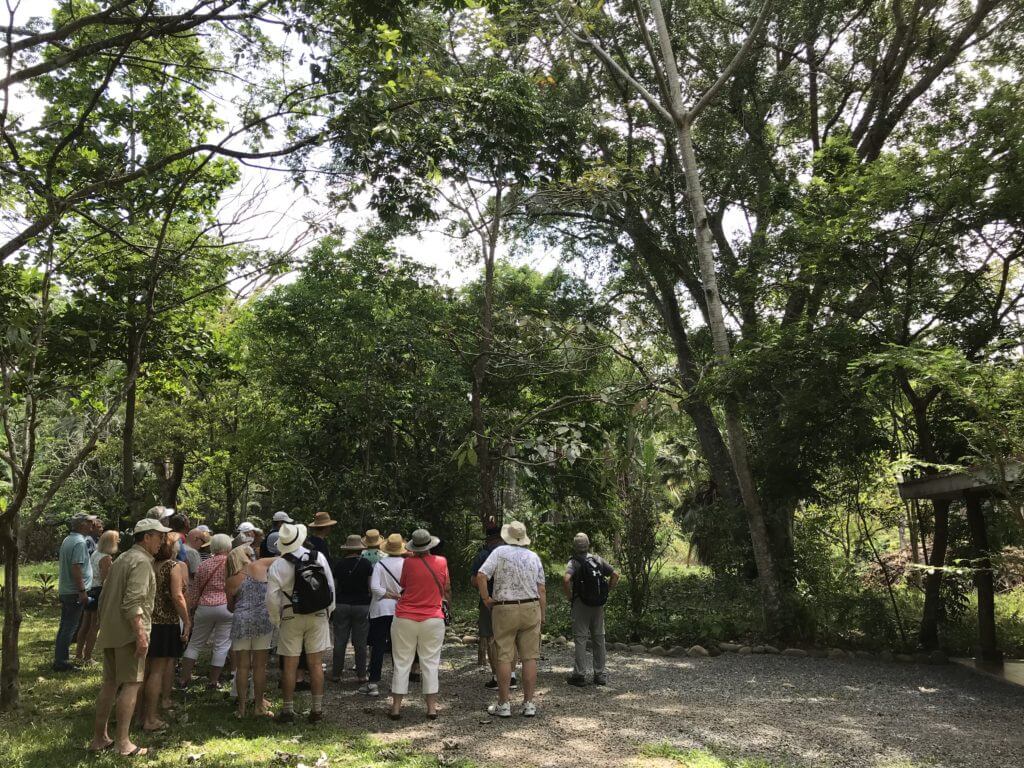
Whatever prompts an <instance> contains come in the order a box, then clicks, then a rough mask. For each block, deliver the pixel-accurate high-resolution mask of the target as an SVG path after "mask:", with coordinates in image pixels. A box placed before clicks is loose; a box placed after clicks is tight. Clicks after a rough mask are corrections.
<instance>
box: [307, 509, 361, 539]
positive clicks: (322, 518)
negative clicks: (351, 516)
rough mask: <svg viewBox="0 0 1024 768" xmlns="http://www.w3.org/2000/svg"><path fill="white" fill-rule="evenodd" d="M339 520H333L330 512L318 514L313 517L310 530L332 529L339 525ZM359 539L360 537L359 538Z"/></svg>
mask: <svg viewBox="0 0 1024 768" xmlns="http://www.w3.org/2000/svg"><path fill="white" fill-rule="evenodd" d="M337 524H338V521H337V520H331V513H330V512H317V513H316V514H315V515H313V522H311V523H310V524H309V527H310V528H314V529H316V528H330V527H331V526H332V525H337ZM357 538H358V537H357Z"/></svg>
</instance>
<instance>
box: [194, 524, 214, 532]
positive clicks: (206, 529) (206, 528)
mask: <svg viewBox="0 0 1024 768" xmlns="http://www.w3.org/2000/svg"><path fill="white" fill-rule="evenodd" d="M195 530H197V531H202V532H203V533H212V531H210V526H208V525H197V526H196V527H195Z"/></svg>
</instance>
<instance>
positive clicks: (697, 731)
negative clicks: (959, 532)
mask: <svg viewBox="0 0 1024 768" xmlns="http://www.w3.org/2000/svg"><path fill="white" fill-rule="evenodd" d="M786 650H787V651H788V650H791V649H786ZM793 650H799V649H793ZM545 656H546V657H547V658H545V659H543V660H541V661H540V662H539V677H538V684H537V696H536V699H535V700H536V701H537V703H538V710H539V711H538V716H537V717H536V718H534V719H532V720H530V719H524V718H521V717H519V716H518V714H517V715H515V716H514V717H512V718H511V719H509V720H507V721H501V722H495V720H494V718H488V717H487V715H486V714H484V710H485V708H486V706H487V705H488V704H491V703H493V702H494V700H495V697H494V693H493V691H489V690H487V689H485V688H484V687H483V684H484V683H485V682H486V681H487V679H488V678H489V677H490V671H489V670H487V669H486V668H485V667H478V666H477V665H476V649H475V648H473V647H469V646H458V645H457V646H452V647H450V648H445V650H444V652H443V654H442V659H441V661H442V664H441V691H440V714H441V716H440V718H439V719H438V720H436V721H432V722H431V721H427V720H426V718H425V716H424V704H423V698H422V696H421V695H420V691H419V689H418V687H417V686H416V685H413V686H412V688H411V690H410V691H409V696H408V697H407V698H406V707H405V714H404V716H403V718H402V720H400V721H398V722H395V723H392V722H390V721H389V720H388V719H387V717H386V714H385V713H386V711H387V706H388V702H387V697H386V696H383V695H382V696H381V697H380V698H379V699H378V700H376V701H375V702H374V703H373V706H367V702H366V699H365V698H364V697H362V696H359V695H358V694H356V693H355V687H354V685H345V684H342V685H340V686H339V685H330V684H328V687H327V697H328V699H327V703H326V707H325V711H326V715H327V720H328V721H329V724H330V725H332V726H335V727H337V728H339V729H343V730H344V731H346V732H348V733H353V732H358V731H366V732H368V733H369V734H371V736H372V737H373V738H374V739H377V740H379V741H381V742H382V743H383V744H384V746H385V747H396V745H397V744H398V743H400V742H405V743H408V744H409V745H410V746H411V748H412V749H416V750H422V751H424V752H426V753H428V754H431V755H434V756H442V754H443V753H444V752H445V751H448V753H449V754H451V752H452V748H451V747H449V748H448V749H447V750H445V740H446V739H452V740H455V741H457V742H458V749H457V751H456V754H458V756H459V758H460V759H465V760H466V761H467V762H472V763H475V764H478V765H485V766H490V767H492V768H501V767H503V766H515V767H516V768H541V767H542V766H559V767H560V768H563V767H564V766H570V765H571V766H578V765H586V766H587V767H588V768H637V766H644V768H654V766H657V765H661V764H660V763H656V762H655V761H654V760H653V758H642V757H640V755H639V752H640V748H641V746H642V745H644V744H657V743H668V744H671V745H673V746H675V747H677V748H679V749H684V750H685V749H694V748H705V749H709V750H713V751H714V752H716V754H720V755H722V756H723V757H726V756H728V757H735V758H743V759H745V760H747V761H749V762H751V763H756V762H758V761H763V762H764V763H766V764H768V765H774V766H778V765H786V766H787V768H880V767H881V766H906V767H907V768H909V767H910V766H913V768H924V767H925V766H927V767H928V768H1020V767H1021V766H1024V728H1021V726H1020V724H1021V722H1024V687H1016V686H1012V685H1008V684H1006V683H1003V682H1000V681H997V680H994V679H991V678H989V677H986V676H983V675H979V674H976V673H974V672H971V671H970V670H967V669H965V668H964V667H962V666H960V665H958V664H946V665H943V666H934V665H918V664H908V665H893V664H886V663H884V662H881V661H879V660H877V659H865V660H864V661H862V662H859V663H857V664H836V663H834V662H832V661H830V660H821V659H814V658H799V657H794V658H785V659H784V658H781V657H779V656H771V655H764V656H758V657H756V658H754V657H752V656H747V657H740V656H736V655H732V654H729V655H724V656H721V657H719V658H718V659H716V660H715V661H714V662H712V663H707V664H697V663H693V662H689V663H687V662H680V661H679V660H676V659H671V660H669V659H664V658H658V657H655V656H651V655H650V654H647V653H638V654H636V655H625V656H616V657H614V658H613V659H612V660H611V662H610V664H609V666H608V673H609V679H608V682H609V686H608V687H607V688H593V687H590V686H588V687H587V688H583V689H579V688H573V687H572V686H569V685H566V683H565V677H566V675H568V673H569V672H570V670H571V669H572V664H573V655H572V649H571V648H564V647H561V646H551V647H550V648H548V649H546V651H545ZM275 674H276V673H275ZM389 674H390V663H389V662H386V663H385V669H384V675H385V676H384V680H383V684H382V688H383V689H384V690H387V687H388V684H389ZM521 695H522V691H519V692H517V694H516V698H515V701H514V702H513V703H514V704H516V705H517V706H516V710H517V711H518V704H519V700H520V697H521ZM301 697H302V694H300V699H301ZM296 703H298V704H300V706H304V703H303V702H302V701H298V702H296ZM364 708H365V709H366V711H365V712H364V711H363V710H364ZM481 726H488V727H481ZM449 743H450V742H449ZM665 765H668V764H667V763H666V764H665Z"/></svg>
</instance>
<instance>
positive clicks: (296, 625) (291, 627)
mask: <svg viewBox="0 0 1024 768" xmlns="http://www.w3.org/2000/svg"><path fill="white" fill-rule="evenodd" d="M332 647H333V644H332V643H331V625H330V623H329V622H328V621H327V611H317V612H316V613H292V612H291V610H290V609H289V610H286V611H285V613H284V616H282V617H281V636H280V637H279V638H278V639H277V655H278V656H301V655H302V649H303V648H305V649H306V653H320V652H321V651H326V650H327V649H328V648H332Z"/></svg>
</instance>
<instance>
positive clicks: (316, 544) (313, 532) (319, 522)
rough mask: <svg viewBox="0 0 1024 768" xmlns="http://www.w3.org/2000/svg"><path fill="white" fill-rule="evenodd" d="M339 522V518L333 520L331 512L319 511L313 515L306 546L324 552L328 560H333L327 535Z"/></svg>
mask: <svg viewBox="0 0 1024 768" xmlns="http://www.w3.org/2000/svg"><path fill="white" fill-rule="evenodd" d="M337 523H338V521H337V520H331V513H330V512H317V513H316V514H315V515H313V520H312V521H311V522H310V524H309V535H308V536H306V546H307V547H308V548H309V549H313V550H316V551H317V552H320V553H322V554H323V556H324V557H326V558H327V561H328V562H330V561H331V547H330V545H329V544H328V543H327V535H328V534H329V533H330V532H331V528H333V527H334V526H335V525H337Z"/></svg>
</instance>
